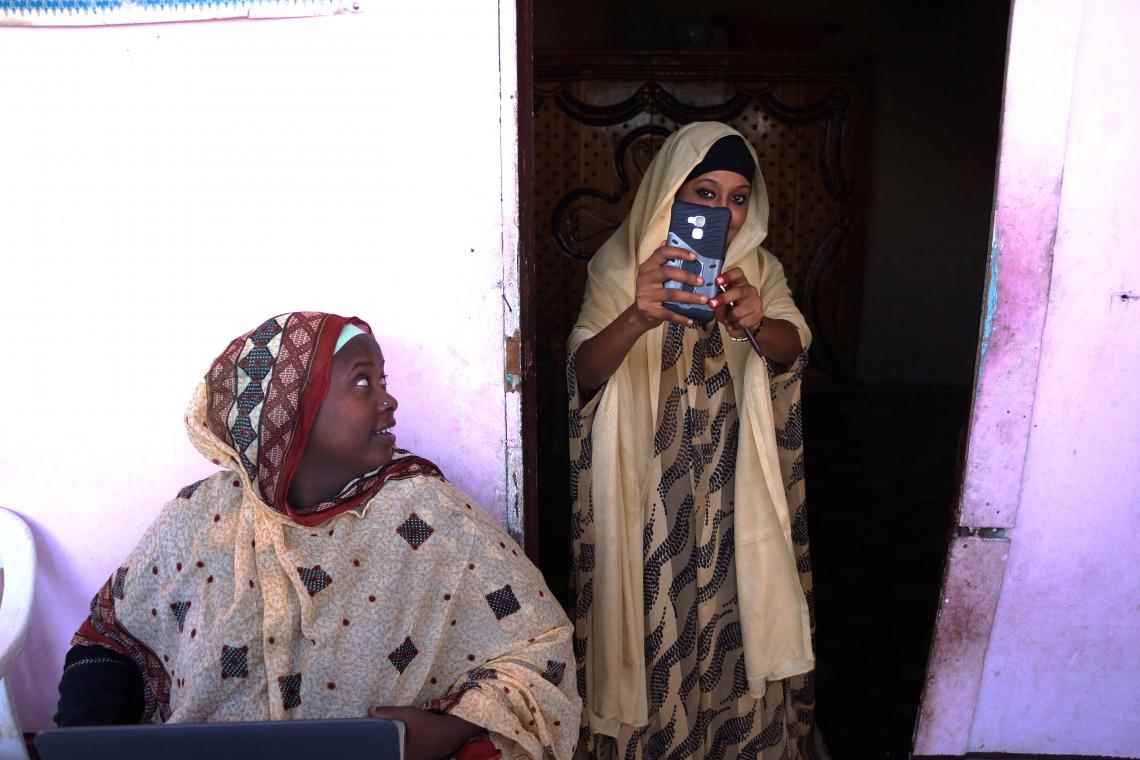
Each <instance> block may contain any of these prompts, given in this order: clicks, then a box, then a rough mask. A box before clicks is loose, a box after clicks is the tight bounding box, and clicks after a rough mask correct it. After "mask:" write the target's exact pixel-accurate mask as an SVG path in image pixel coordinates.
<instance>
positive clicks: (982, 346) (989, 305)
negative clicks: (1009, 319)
mask: <svg viewBox="0 0 1140 760" xmlns="http://www.w3.org/2000/svg"><path fill="white" fill-rule="evenodd" d="M987 270H988V271H987V272H986V302H985V308H984V309H983V310H982V337H981V340H979V341H978V350H979V352H980V361H979V362H978V365H979V366H978V370H979V371H980V370H981V365H982V364H984V363H985V361H986V351H988V350H989V348H990V336H992V335H993V332H994V321H995V320H996V319H997V311H998V293H999V289H998V278H999V276H1000V273H1001V244H1000V242H999V241H998V237H997V231H996V230H995V231H994V241H993V244H992V245H991V246H990V260H989V262H988V264H987Z"/></svg>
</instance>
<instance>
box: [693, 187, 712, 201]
mask: <svg viewBox="0 0 1140 760" xmlns="http://www.w3.org/2000/svg"><path fill="white" fill-rule="evenodd" d="M697 197H698V198H704V199H705V200H706V201H708V200H712V199H713V198H715V197H716V193H714V192H713V191H712V190H709V189H708V188H707V187H698V188H697Z"/></svg>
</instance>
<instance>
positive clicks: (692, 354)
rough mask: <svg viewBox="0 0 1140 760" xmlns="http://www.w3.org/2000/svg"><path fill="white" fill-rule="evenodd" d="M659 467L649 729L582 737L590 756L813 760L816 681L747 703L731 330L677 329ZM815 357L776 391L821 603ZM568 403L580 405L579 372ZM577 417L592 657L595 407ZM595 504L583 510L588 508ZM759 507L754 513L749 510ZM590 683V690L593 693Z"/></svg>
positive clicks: (669, 342) (663, 400) (578, 533)
mask: <svg viewBox="0 0 1140 760" xmlns="http://www.w3.org/2000/svg"><path fill="white" fill-rule="evenodd" d="M662 329H665V330H667V333H666V336H665V340H664V345H663V350H662V358H661V378H660V382H661V386H660V395H659V397H658V398H659V399H660V402H659V409H658V418H657V424H656V433H655V437H654V442H653V455H654V456H655V457H659V458H660V460H661V462H660V465H661V466H660V472H661V473H662V476H661V479H660V481H659V483H658V484H657V488H656V493H654V494H653V495H652V496H651V498H650V505H649V507H648V511H647V514H646V515H645V520H644V537H643V538H644V540H643V552H644V605H645V630H646V638H645V664H646V676H647V683H646V684H645V688H646V690H647V694H648V697H649V724H648V725H646V726H642V727H633V726H623V728H622V730H621V732H620V735H619V736H618V737H616V739H615V738H613V737H608V736H601V735H598V736H590V735H589V733H588V732H586V731H584V736H583V742H582V748H583V754H592V755H593V756H594V757H598V758H607V759H609V758H623V759H624V760H666V759H667V760H682V759H683V758H690V757H694V758H707V759H708V760H722V759H724V758H749V759H750V760H751V759H754V758H763V759H765V760H777V759H782V758H801V757H807V756H809V755H808V752H807V747H808V745H809V737H810V734H811V730H812V721H813V707H814V696H813V693H812V681H811V674H810V673H809V674H806V675H803V676H796V677H793V678H790V679H785V680H781V681H772V682H770V683H769V686H768V690H767V693H766V694H765V695H764V696H763V698H760V699H757V698H754V697H752V696H749V694H748V682H747V678H746V673H745V666H744V650H743V641H742V637H741V622H740V615H739V609H738V600H737V591H736V590H737V575H736V567H735V562H734V554H735V548H734V537H733V527H734V517H733V516H734V512H735V510H736V509H737V505H736V504H734V503H733V493H734V489H733V478H734V474H735V466H736V465H735V463H736V450H737V440H738V433H739V424H740V423H739V419H738V414H737V406H736V401H735V398H734V392H733V384H732V382H731V377H730V374H729V368H728V365H727V364H726V361H725V353H724V346H723V344H722V334H721V331H720V328H719V327H718V326H716V324H715V323H713V324H712V326H711V327H709V328H705V329H689V330H685V329H683V328H681V327H679V326H677V325H668V326H667V327H664V328H662ZM805 363H806V358H805V357H801V359H800V360H799V361H798V362H797V363H796V366H795V367H794V368H793V371H792V372H790V373H787V374H784V375H780V376H776V377H775V378H774V379H773V381H772V384H771V391H772V398H773V412H774V417H775V419H776V424H777V431H776V433H777V443H778V445H779V448H780V464H781V470H782V472H783V477H784V482H785V488H786V491H787V495H788V503H789V506H790V507H791V508H792V510H793V511H792V514H793V519H794V522H793V541H794V543H795V548H796V556H797V563H798V569H799V572H800V579H801V582H802V584H803V587H804V591H805V593H806V594H807V596H808V600H809V603H810V599H811V569H810V559H809V554H808V542H807V525H806V511H805V508H804V484H803V450H802V424H801V414H800V400H799V396H800V379H801V376H802V371H803V367H804V365H805ZM569 384H570V397H571V399H577V398H578V392H577V383H576V378H575V374H574V365H573V360H572V359H571V363H570V377H569ZM571 403H572V409H571V438H572V440H571V456H572V461H573V463H572V466H571V480H572V488H574V489H575V491H576V494H577V495H578V496H585V497H586V498H585V500H583V499H581V498H578V499H576V502H575V503H576V508H575V511H574V514H573V535H574V550H575V562H576V569H577V591H578V604H577V610H576V620H575V623H576V633H575V649H576V650H577V652H578V654H579V657H580V658H581V656H582V654H583V653H584V652H585V649H586V647H587V646H588V644H589V642H588V639H587V637H588V632H589V631H590V617H591V616H592V615H595V614H605V613H606V611H605V610H598V609H595V608H594V607H593V605H592V599H591V585H592V569H593V567H592V565H593V563H592V559H591V558H592V557H593V553H594V531H593V505H592V504H591V503H590V501H589V498H588V496H587V495H588V494H589V471H590V466H591V461H590V460H591V445H590V428H591V424H592V413H593V408H592V407H593V404H592V403H590V404H586V405H585V406H584V407H582V408H577V407H574V406H573V404H574V402H573V401H572V402H571ZM583 501H585V503H583ZM742 508H747V505H742ZM585 688H586V684H585V678H584V677H583V676H582V673H581V670H580V674H579V689H580V690H582V691H583V692H584V690H585Z"/></svg>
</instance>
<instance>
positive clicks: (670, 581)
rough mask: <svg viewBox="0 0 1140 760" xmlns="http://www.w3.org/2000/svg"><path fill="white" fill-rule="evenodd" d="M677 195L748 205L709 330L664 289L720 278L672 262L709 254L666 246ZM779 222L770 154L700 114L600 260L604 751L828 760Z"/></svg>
mask: <svg viewBox="0 0 1140 760" xmlns="http://www.w3.org/2000/svg"><path fill="white" fill-rule="evenodd" d="M674 199H677V200H684V201H688V202H690V203H697V204H702V205H707V206H724V207H727V208H728V209H730V211H731V212H732V221H731V224H730V228H729V236H728V241H729V243H728V253H727V261H726V264H725V267H724V272H723V274H722V275H721V277H720V278H718V284H723V285H724V287H725V288H726V289H727V292H723V293H722V294H721V295H719V296H717V297H716V298H714V299H712V300H711V301H708V305H709V306H710V307H712V308H713V309H714V311H715V315H716V317H715V319H713V320H710V321H709V322H708V323H707V324H705V325H701V324H694V323H692V322H690V321H689V320H688V319H686V318H684V317H682V316H680V315H677V314H675V313H673V312H671V311H669V310H667V309H666V308H665V307H664V302H665V301H666V300H667V299H672V300H678V301H679V300H686V301H689V302H694V303H696V302H704V301H703V299H702V298H701V297H700V296H697V295H695V294H692V293H680V292H679V291H677V290H669V291H666V290H665V288H664V287H663V285H664V282H665V281H666V280H679V281H683V282H687V283H691V284H693V285H698V284H700V282H701V278H700V277H699V276H697V275H692V274H688V273H685V272H682V271H681V270H679V269H675V268H670V267H667V266H666V265H665V264H666V262H667V261H668V260H669V259H673V258H685V257H688V258H690V259H691V258H692V254H690V253H688V252H686V251H682V250H680V249H677V248H669V247H667V246H665V245H664V244H663V242H662V241H664V240H665V238H666V234H667V232H668V225H669V216H670V210H671V208H672V204H673V201H674ZM767 231H768V194H767V191H766V189H765V186H764V179H763V177H762V176H761V175H760V172H759V170H758V168H757V163H756V157H755V153H754V151H753V149H752V147H751V146H750V145H748V143H747V142H746V141H745V140H744V138H743V137H741V136H740V135H739V134H738V133H737V132H736V131H735V130H733V129H732V128H730V127H728V126H726V125H724V124H718V123H696V124H690V125H688V126H686V127H683V128H682V129H680V130H679V131H677V132H676V133H675V134H673V135H672V136H671V137H670V138H669V139H668V140H666V142H665V144H664V145H663V146H662V148H661V150H660V152H659V153H658V154H657V156H656V158H654V160H653V163H652V164H651V165H650V167H649V169H648V171H647V172H646V175H645V178H644V179H643V180H642V182H641V186H640V187H639V188H638V191H637V196H636V197H635V199H634V202H633V206H632V208H631V209H630V213H629V216H628V217H627V218H626V220H625V222H624V223H623V224H622V225H621V226H620V227H619V228H618V230H617V231H616V232H615V233H614V234H613V236H612V237H611V238H610V239H609V240H608V241H607V242H606V244H605V245H604V246H602V248H601V249H600V250H599V251H598V253H597V254H596V255H595V256H594V258H593V259H592V260H591V262H590V266H589V279H588V282H587V286H586V295H585V299H584V301H583V304H582V310H581V313H580V315H579V317H578V322H577V324H576V325H575V328H574V331H573V333H572V334H571V336H570V341H569V362H568V383H569V392H570V438H571V441H570V455H571V465H570V481H571V490H572V493H573V498H574V505H573V535H574V556H575V574H576V575H575V583H576V588H577V592H578V606H577V612H576V620H575V639H574V644H575V651H576V654H577V655H578V660H579V670H578V683H579V690H580V691H581V693H582V695H583V697H584V699H585V709H586V715H585V719H584V723H583V726H584V729H585V730H584V732H583V740H584V741H583V748H584V749H585V750H586V751H587V752H588V753H590V754H592V755H593V756H595V757H599V758H600V757H604V758H612V757H621V758H627V759H629V760H633V759H634V758H647V759H654V760H655V759H656V758H674V759H676V760H680V758H686V757H697V758H704V757H708V758H717V759H718V760H719V759H720V758H732V757H737V756H740V757H748V758H764V759H765V760H768V759H771V760H777V759H778V758H785V757H787V758H800V757H806V756H808V749H807V748H808V744H809V739H810V734H811V730H812V721H813V707H814V697H813V694H812V686H811V670H812V668H813V666H814V658H813V654H812V641H811V623H810V619H809V601H808V596H809V595H810V584H811V575H810V572H811V571H810V563H809V558H808V546H807V527H806V514H805V511H804V506H803V505H804V486H803V458H802V454H803V452H802V443H803V442H802V425H801V417H800V404H799V396H800V380H801V377H802V374H803V369H804V367H805V365H806V353H805V352H806V351H807V349H808V347H809V345H810V343H811V333H810V331H809V330H808V327H807V324H806V323H805V321H804V318H803V316H802V315H801V314H800V312H799V310H798V309H797V308H796V305H795V303H794V302H793V301H792V297H791V293H790V291H789V290H788V286H787V282H786V280H785V277H784V272H783V268H782V267H781V266H780V263H779V262H778V261H777V260H776V259H775V258H774V257H773V256H772V255H771V254H770V253H768V252H767V251H765V250H764V249H763V248H762V247H760V244H761V243H762V242H763V240H764V238H765V237H766V235H767ZM730 304H731V305H730ZM744 328H747V329H749V330H751V331H752V332H753V333H754V335H755V337H756V339H757V341H758V343H759V346H760V349H761V351H762V353H763V356H760V355H757V354H756V352H755V351H754V350H753V349H752V347H751V346H750V344H749V343H748V342H747V338H746V337H745V333H744Z"/></svg>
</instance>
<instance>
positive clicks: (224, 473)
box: [155, 470, 242, 527]
mask: <svg viewBox="0 0 1140 760" xmlns="http://www.w3.org/2000/svg"><path fill="white" fill-rule="evenodd" d="M241 494H242V484H241V479H240V478H239V477H238V476H237V474H236V473H233V472H230V471H229V470H219V471H218V472H215V473H214V474H213V475H209V476H207V477H205V478H202V479H201V480H196V481H194V482H193V483H190V484H188V485H185V486H183V487H182V488H180V489H178V492H177V493H176V494H175V496H174V498H173V499H171V500H170V501H168V502H166V504H165V505H164V506H163V508H162V511H161V512H160V513H159V516H158V519H157V520H156V521H155V523H156V525H158V524H161V525H163V526H164V527H169V526H170V525H171V524H172V523H174V524H177V523H181V522H185V521H186V520H188V519H191V518H193V517H195V516H198V515H201V514H204V513H206V512H209V513H210V514H212V515H217V516H218V517H219V520H220V519H221V517H222V516H223V515H227V514H229V513H230V512H232V511H235V510H237V509H238V508H239V507H240V506H241Z"/></svg>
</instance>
